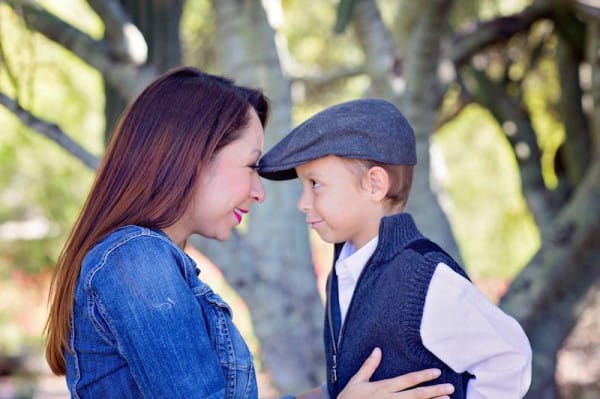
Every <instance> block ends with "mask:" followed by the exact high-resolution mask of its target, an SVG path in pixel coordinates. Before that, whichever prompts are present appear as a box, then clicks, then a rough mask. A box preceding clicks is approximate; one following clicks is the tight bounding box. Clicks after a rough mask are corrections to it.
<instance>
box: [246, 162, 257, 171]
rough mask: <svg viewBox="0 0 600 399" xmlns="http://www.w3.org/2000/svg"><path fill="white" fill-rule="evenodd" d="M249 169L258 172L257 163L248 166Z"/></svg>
mask: <svg viewBox="0 0 600 399" xmlns="http://www.w3.org/2000/svg"><path fill="white" fill-rule="evenodd" d="M248 167H249V168H250V169H254V170H258V162H256V163H253V164H250V165H248Z"/></svg>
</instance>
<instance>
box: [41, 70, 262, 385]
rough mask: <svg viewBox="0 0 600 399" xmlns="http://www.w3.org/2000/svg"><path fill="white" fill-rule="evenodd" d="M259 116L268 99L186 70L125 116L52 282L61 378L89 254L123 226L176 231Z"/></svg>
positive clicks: (56, 368)
mask: <svg viewBox="0 0 600 399" xmlns="http://www.w3.org/2000/svg"><path fill="white" fill-rule="evenodd" d="M252 108H253V109H254V110H255V111H256V112H257V114H258V116H259V118H260V120H261V123H262V124H263V126H264V125H265V123H266V119H267V116H268V112H269V106H268V102H267V99H266V97H265V96H264V95H263V94H262V92H260V91H258V90H254V89H250V88H247V87H242V86H237V85H235V84H234V83H233V82H232V81H231V80H228V79H225V78H222V77H219V76H213V75H209V74H206V73H203V72H201V71H199V70H197V69H194V68H187V67H181V68H176V69H173V70H170V71H168V72H166V73H165V74H163V75H161V76H160V77H159V78H158V79H156V80H155V81H154V82H153V83H151V84H150V86H148V87H147V88H146V89H145V90H144V91H143V92H142V93H141V94H140V95H139V96H138V98H137V99H136V100H135V101H134V102H133V103H132V104H131V105H130V106H129V108H128V109H127V110H126V111H125V113H124V114H123V116H122V118H121V120H120V122H119V124H118V126H117V128H116V131H115V133H114V135H113V138H112V140H111V142H110V144H109V146H108V149H107V150H106V154H105V156H104V158H103V160H102V162H101V164H100V167H99V169H98V172H97V175H96V179H95V181H94V183H93V185H92V188H91V190H90V192H89V194H88V197H87V199H86V201H85V204H84V206H83V208H82V210H81V212H80V214H79V217H78V218H77V221H76V222H75V225H74V227H73V229H72V231H71V233H70V234H69V237H68V239H67V241H66V244H65V246H64V248H63V250H62V252H61V254H60V256H59V258H58V261H57V263H56V267H55V269H54V273H53V276H52V282H51V285H50V296H49V298H50V314H49V316H48V320H47V322H46V329H45V331H46V334H47V344H46V359H47V361H48V363H49V365H50V368H51V369H52V371H53V372H54V373H55V374H57V375H64V374H65V373H66V364H65V356H64V351H65V350H67V351H70V350H71V349H70V348H69V345H68V337H69V332H70V328H71V318H72V316H73V302H74V295H75V286H76V283H77V278H78V277H79V272H80V270H81V263H82V262H83V259H84V257H85V256H86V254H87V253H88V251H89V250H90V249H91V248H92V247H93V246H94V245H95V244H96V243H98V241H100V240H101V239H102V238H103V237H104V236H106V235H107V234H109V233H110V232H112V231H114V230H115V229H117V228H119V227H121V226H125V225H130V224H135V225H139V226H144V227H148V228H152V229H163V228H165V227H168V226H170V225H172V224H173V223H175V222H176V221H177V220H178V219H179V218H180V217H181V215H182V214H183V212H184V210H185V209H186V207H187V206H188V204H189V202H190V199H191V195H190V194H191V193H192V190H193V187H194V184H195V182H196V181H197V180H198V179H197V177H198V176H199V174H200V173H202V171H203V169H204V167H205V166H206V164H207V163H208V162H209V161H210V159H211V158H212V157H213V156H214V155H215V154H216V153H217V152H218V151H219V150H220V149H221V148H222V147H224V146H225V145H227V144H229V143H231V142H232V141H234V140H235V139H236V138H238V137H239V133H240V131H241V130H242V129H243V128H244V127H245V126H246V125H247V123H248V121H249V119H248V112H249V110H250V109H252Z"/></svg>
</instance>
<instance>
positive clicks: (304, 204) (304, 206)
mask: <svg viewBox="0 0 600 399" xmlns="http://www.w3.org/2000/svg"><path fill="white" fill-rule="evenodd" d="M297 206H298V210H299V211H300V212H304V213H306V212H308V210H309V209H310V201H308V198H306V195H304V192H302V194H301V195H300V198H299V199H298V204H297Z"/></svg>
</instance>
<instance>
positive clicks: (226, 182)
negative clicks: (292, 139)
mask: <svg viewBox="0 0 600 399" xmlns="http://www.w3.org/2000/svg"><path fill="white" fill-rule="evenodd" d="M267 115H268V103H267V99H266V98H265V97H264V95H263V94H262V93H261V92H260V91H257V90H253V89H250V88H246V87H241V86H236V85H234V84H233V82H231V81H229V80H227V79H224V78H222V77H218V76H212V75H208V74H205V73H203V72H201V71H198V70H196V69H193V68H178V69H174V70H171V71H169V72H167V73H165V74H164V75H162V76H160V77H159V78H158V79H157V80H156V81H154V82H153V83H152V84H151V85H150V86H149V87H148V88H146V90H144V92H142V93H141V94H140V95H139V97H138V98H137V99H136V100H135V101H134V102H133V104H132V105H131V106H130V107H129V108H128V110H127V111H126V112H125V114H124V116H123V117H122V119H121V121H120V123H119V126H118V127H117V130H116V132H115V134H114V137H113V139H112V141H111V144H110V145H109V147H108V149H107V151H106V155H105V156H104V159H103V161H102V163H101V165H100V168H99V170H98V173H97V177H96V180H95V182H94V184H93V186H92V189H91V191H90V193H89V195H88V198H87V200H86V202H85V204H84V206H83V209H82V211H81V214H80V215H79V218H78V219H77V222H76V223H75V226H74V228H73V230H72V232H71V234H70V236H69V238H68V240H67V243H66V245H65V247H64V249H63V251H62V253H61V255H60V257H59V259H58V262H57V265H56V269H55V272H54V275H53V280H52V286H51V307H50V315H49V318H48V322H47V333H48V343H47V348H46V357H47V360H48V362H49V364H50V366H51V368H52V370H53V372H54V373H55V374H58V375H66V379H67V384H68V388H69V390H70V392H71V395H72V396H73V397H76V398H77V397H82V398H85V397H102V398H121V397H153V398H167V397H168V398H224V397H225V398H256V397H257V387H256V379H255V375H254V366H253V364H252V356H251V354H250V352H249V350H248V348H247V346H246V344H245V342H244V340H243V339H242V337H241V336H240V334H239V332H238V330H237V329H236V328H235V326H234V325H233V323H232V321H231V315H230V309H229V307H228V305H227V304H226V303H225V302H224V301H223V300H222V299H221V298H220V297H219V296H218V295H217V294H216V293H214V292H213V291H212V290H211V289H210V287H209V286H208V285H206V284H205V283H204V282H202V281H200V280H199V279H198V278H197V276H196V266H195V264H194V262H193V261H192V259H191V258H190V257H189V256H188V255H186V254H185V253H184V252H183V251H182V249H181V248H182V247H183V245H184V243H185V241H186V239H187V238H188V237H189V236H190V235H191V234H194V233H195V234H200V235H202V236H205V237H208V238H214V239H217V240H226V239H228V238H229V236H230V235H231V232H232V229H233V228H234V226H235V225H237V224H238V223H240V222H241V220H242V218H243V217H244V215H245V214H247V213H248V211H249V209H250V206H251V205H252V204H254V203H256V202H262V201H263V200H264V198H265V192H264V189H263V186H262V183H261V181H260V179H259V177H258V174H257V172H256V165H257V162H258V159H259V157H260V154H261V153H262V150H263V134H264V131H263V128H264V125H265V122H266V119H267ZM380 357H381V354H380V352H378V351H376V352H375V353H374V355H373V356H370V358H369V359H367V361H366V362H365V365H364V367H363V369H361V370H360V371H359V372H358V373H357V375H356V376H355V380H354V383H353V384H351V385H349V387H348V389H347V390H346V391H344V392H342V394H341V395H340V397H343V398H359V397H363V398H364V397H366V395H375V394H377V395H379V394H381V395H385V394H386V393H387V392H397V391H399V390H401V389H405V388H406V387H408V386H413V385H415V384H417V383H419V382H422V381H425V380H430V379H432V378H433V377H432V375H431V371H424V372H420V373H417V374H414V375H408V376H402V377H397V378H396V379H390V380H387V381H380V382H377V383H369V382H368V379H369V377H370V376H371V374H372V373H373V371H374V369H375V367H376V366H377V364H378V361H379V359H380ZM446 392H447V391H445V390H444V387H433V388H425V389H423V388H420V389H419V390H417V389H415V390H412V391H406V392H403V393H399V394H397V396H396V397H398V398H430V397H434V396H436V395H443V394H444V393H446ZM311 395H312V396H311ZM298 397H299V398H303V397H304V398H308V397H324V396H323V393H322V392H321V391H320V390H315V391H312V393H307V394H303V395H299V396H298ZM382 397H383V396H382Z"/></svg>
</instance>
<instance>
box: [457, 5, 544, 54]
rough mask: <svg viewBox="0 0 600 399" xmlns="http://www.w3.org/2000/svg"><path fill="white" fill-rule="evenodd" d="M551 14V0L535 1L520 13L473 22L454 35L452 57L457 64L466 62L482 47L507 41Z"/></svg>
mask: <svg viewBox="0 0 600 399" xmlns="http://www.w3.org/2000/svg"><path fill="white" fill-rule="evenodd" d="M551 15H552V5H551V4H550V2H534V3H533V4H532V5H531V6H529V7H527V8H526V9H524V10H523V11H522V12H520V13H518V14H515V15H512V16H509V17H500V18H495V19H493V20H490V21H486V22H480V23H476V24H473V25H471V26H469V27H468V28H467V29H465V30H463V31H462V32H460V33H458V34H457V35H456V36H455V37H454V39H453V42H454V43H453V46H452V49H453V50H452V54H451V55H450V57H451V59H452V61H453V62H454V63H455V64H456V65H461V64H464V63H466V62H468V60H469V59H470V58H471V57H472V56H473V55H475V54H477V53H478V52H480V51H481V50H482V49H484V48H486V47H488V46H491V45H493V44H495V43H499V42H503V41H506V40H508V39H510V38H511V37H512V36H514V35H515V34H517V33H519V32H523V31H526V30H528V29H529V27H530V26H531V25H532V24H533V23H534V22H536V21H538V20H540V19H542V18H549V17H550V16H551Z"/></svg>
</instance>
